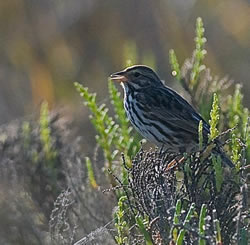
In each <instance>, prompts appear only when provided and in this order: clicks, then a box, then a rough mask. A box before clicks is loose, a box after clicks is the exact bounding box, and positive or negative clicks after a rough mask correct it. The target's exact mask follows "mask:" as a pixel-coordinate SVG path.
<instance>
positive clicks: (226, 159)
mask: <svg viewBox="0 0 250 245" xmlns="http://www.w3.org/2000/svg"><path fill="white" fill-rule="evenodd" d="M214 153H216V154H219V155H220V157H221V161H222V163H224V164H226V165H228V166H229V167H230V168H234V167H235V165H234V163H233V162H232V161H231V160H230V158H229V157H228V156H227V155H226V154H225V153H224V151H223V150H222V149H221V148H216V149H214Z"/></svg>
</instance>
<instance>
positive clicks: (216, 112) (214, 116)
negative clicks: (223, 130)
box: [209, 94, 220, 141]
mask: <svg viewBox="0 0 250 245" xmlns="http://www.w3.org/2000/svg"><path fill="white" fill-rule="evenodd" d="M210 118H211V119H210V120H209V124H210V134H209V141H212V140H214V139H215V138H216V137H217V136H218V135H219V131H218V129H217V126H218V123H219V119H220V109H219V100H218V96H217V95H216V94H214V97H213V105H212V110H211V112H210Z"/></svg>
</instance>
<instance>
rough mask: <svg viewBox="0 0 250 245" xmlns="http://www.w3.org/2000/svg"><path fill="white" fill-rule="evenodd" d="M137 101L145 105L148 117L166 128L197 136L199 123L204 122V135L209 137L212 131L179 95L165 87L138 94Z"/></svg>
mask: <svg viewBox="0 0 250 245" xmlns="http://www.w3.org/2000/svg"><path fill="white" fill-rule="evenodd" d="M138 97H139V98H137V100H138V102H139V103H141V104H143V106H144V107H145V110H146V111H147V112H148V116H151V117H152V119H155V120H157V119H158V120H159V121H161V122H162V123H163V124H166V127H168V126H169V127H172V128H175V130H176V131H178V130H182V131H186V132H187V133H189V134H191V135H194V136H197V135H198V126H199V122H200V121H202V122H203V135H204V136H205V137H207V134H208V133H209V131H210V127H209V125H208V123H207V122H206V121H205V120H204V119H203V118H202V117H201V116H200V115H199V114H198V113H197V112H196V111H195V109H194V108H193V107H192V106H191V105H190V104H189V103H188V102H187V101H186V100H185V99H184V98H182V97H181V96H180V95H179V94H178V93H176V92H175V91H173V90H171V89H170V88H167V87H165V88H164V89H162V88H161V89H157V88H154V89H152V88H151V89H150V90H149V91H147V90H145V91H144V92H143V93H139V94H138Z"/></svg>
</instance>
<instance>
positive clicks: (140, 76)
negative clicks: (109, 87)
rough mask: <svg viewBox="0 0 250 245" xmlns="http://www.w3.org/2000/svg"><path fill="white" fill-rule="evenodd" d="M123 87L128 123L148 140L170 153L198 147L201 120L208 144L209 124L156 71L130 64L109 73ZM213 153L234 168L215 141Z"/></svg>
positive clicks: (188, 150) (205, 142)
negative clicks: (120, 69)
mask: <svg viewBox="0 0 250 245" xmlns="http://www.w3.org/2000/svg"><path fill="white" fill-rule="evenodd" d="M110 79H111V80H112V81H114V82H120V83H121V85H122V87H123V90H124V100H123V102H124V108H125V111H126V114H127V117H128V118H129V120H130V122H131V124H132V125H133V126H134V128H135V129H136V130H137V131H138V132H139V133H140V134H141V135H142V136H143V137H144V138H146V139H147V140H148V141H150V142H152V143H154V144H156V145H157V146H164V147H166V149H167V151H168V152H172V153H180V154H183V153H194V152H197V151H198V150H199V133H198V127H199V123H200V121H202V123H203V131H202V134H203V142H204V144H207V143H208V139H209V134H210V125H209V124H208V123H207V122H206V121H205V120H204V119H203V118H202V116H201V115H200V114H199V113H198V112H197V111H196V110H195V109H194V107H193V106H192V105H191V104H190V103H189V102H188V101H187V100H186V99H184V98H183V97H182V96H181V95H180V94H178V93H177V92H176V91H174V90H173V89H171V88H170V87H167V86H166V85H165V84H164V83H163V81H162V80H161V79H160V77H159V76H158V75H157V73H156V72H154V71H153V69H151V68H150V67H148V66H145V65H134V66H130V67H127V68H125V69H124V70H122V71H119V72H115V73H113V74H111V75H110ZM215 143H216V147H214V149H213V151H212V152H213V153H216V154H219V155H220V156H221V159H222V162H224V163H226V164H227V165H228V166H230V167H234V164H233V163H232V161H231V160H230V159H229V158H228V157H227V155H226V154H225V153H224V151H223V149H222V146H221V144H220V142H219V141H218V140H215Z"/></svg>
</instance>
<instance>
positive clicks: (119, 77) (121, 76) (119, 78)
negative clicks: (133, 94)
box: [109, 71, 128, 83]
mask: <svg viewBox="0 0 250 245" xmlns="http://www.w3.org/2000/svg"><path fill="white" fill-rule="evenodd" d="M109 77H110V78H111V80H113V81H115V82H120V83H126V82H127V81H128V78H127V77H126V75H125V72H124V71H119V72H116V73H113V74H111V75H110V76H109Z"/></svg>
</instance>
